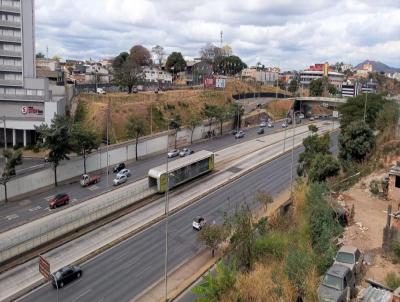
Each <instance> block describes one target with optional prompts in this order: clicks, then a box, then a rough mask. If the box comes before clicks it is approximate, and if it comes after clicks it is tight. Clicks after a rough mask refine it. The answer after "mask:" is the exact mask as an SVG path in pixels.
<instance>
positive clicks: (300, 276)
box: [284, 247, 313, 295]
mask: <svg viewBox="0 0 400 302" xmlns="http://www.w3.org/2000/svg"><path fill="white" fill-rule="evenodd" d="M312 263H313V261H312V258H311V256H310V253H309V252H308V251H306V250H301V249H299V248H298V247H293V248H290V249H289V254H288V256H287V257H286V262H285V269H284V271H285V273H286V275H287V276H288V278H289V281H290V283H291V284H292V285H293V287H294V288H295V289H296V291H297V293H299V294H300V295H303V294H304V292H305V291H306V282H305V281H306V278H307V275H308V272H309V271H310V269H311V267H312Z"/></svg>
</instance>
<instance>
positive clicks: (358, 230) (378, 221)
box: [339, 171, 400, 283]
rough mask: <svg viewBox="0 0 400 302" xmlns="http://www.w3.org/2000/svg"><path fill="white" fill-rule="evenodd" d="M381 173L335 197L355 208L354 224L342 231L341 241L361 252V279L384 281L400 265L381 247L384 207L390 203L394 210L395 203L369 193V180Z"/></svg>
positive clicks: (365, 179) (380, 173)
mask: <svg viewBox="0 0 400 302" xmlns="http://www.w3.org/2000/svg"><path fill="white" fill-rule="evenodd" d="M384 176H387V172H386V171H380V172H378V173H374V174H372V175H370V176H368V177H367V178H364V179H362V180H361V181H360V182H359V183H357V184H356V185H355V186H354V187H353V188H351V189H350V190H348V191H346V192H344V193H343V194H342V195H341V196H339V200H341V199H342V200H344V202H345V203H346V205H347V206H348V207H350V208H351V206H352V205H353V204H354V207H355V216H354V223H353V224H352V225H351V226H349V227H348V228H347V229H346V231H345V233H344V244H346V245H351V246H356V247H358V248H360V249H361V250H362V251H364V253H365V259H366V261H367V266H366V275H365V278H370V279H373V280H376V281H378V282H381V283H384V279H385V276H386V274H387V273H389V272H395V273H397V274H399V273H400V264H393V263H392V262H391V261H390V259H388V258H387V257H385V255H384V254H383V250H382V237H383V228H384V226H385V224H386V219H387V215H386V213H387V207H388V205H389V204H390V203H392V207H393V209H397V203H395V202H394V201H387V200H383V199H381V198H378V197H376V196H373V195H372V194H371V193H370V192H369V182H370V181H371V180H372V179H375V178H382V177H384Z"/></svg>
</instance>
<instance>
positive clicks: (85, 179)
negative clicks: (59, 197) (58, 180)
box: [80, 174, 101, 187]
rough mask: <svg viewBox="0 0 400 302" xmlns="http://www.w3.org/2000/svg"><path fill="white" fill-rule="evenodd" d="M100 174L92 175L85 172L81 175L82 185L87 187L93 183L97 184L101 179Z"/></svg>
mask: <svg viewBox="0 0 400 302" xmlns="http://www.w3.org/2000/svg"><path fill="white" fill-rule="evenodd" d="M100 178H101V177H100V175H95V176H90V175H88V174H83V175H82V176H81V181H80V183H81V186H82V187H87V186H90V185H93V184H97V183H98V182H99V181H100Z"/></svg>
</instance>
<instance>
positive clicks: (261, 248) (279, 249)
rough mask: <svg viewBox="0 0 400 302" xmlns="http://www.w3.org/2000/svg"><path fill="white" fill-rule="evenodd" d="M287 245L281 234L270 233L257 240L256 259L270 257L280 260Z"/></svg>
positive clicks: (285, 238)
mask: <svg viewBox="0 0 400 302" xmlns="http://www.w3.org/2000/svg"><path fill="white" fill-rule="evenodd" d="M287 245H288V240H287V237H286V236H285V235H284V234H281V233H271V234H268V235H266V236H263V237H261V238H259V239H257V241H256V244H255V250H256V255H257V257H258V258H262V257H272V258H273V259H278V260H282V259H283V257H284V256H285V253H286V248H287Z"/></svg>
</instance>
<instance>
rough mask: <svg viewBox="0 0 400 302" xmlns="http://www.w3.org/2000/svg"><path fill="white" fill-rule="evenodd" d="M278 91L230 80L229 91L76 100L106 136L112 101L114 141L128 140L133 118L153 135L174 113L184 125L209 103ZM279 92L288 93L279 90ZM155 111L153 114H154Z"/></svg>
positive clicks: (86, 96) (115, 95)
mask: <svg viewBox="0 0 400 302" xmlns="http://www.w3.org/2000/svg"><path fill="white" fill-rule="evenodd" d="M259 91H260V92H275V88H274V87H271V86H261V87H255V86H254V85H250V84H248V83H244V82H240V81H238V80H235V81H229V82H228V83H227V87H226V89H225V90H204V89H179V90H170V91H163V92H160V93H158V94H155V93H153V92H140V93H138V94H130V95H129V94H127V93H111V94H107V95H97V94H81V95H79V96H77V97H76V101H77V102H78V103H79V104H80V105H79V106H81V107H82V108H83V111H84V112H85V114H84V124H85V125H86V126H87V127H88V128H90V129H93V130H96V131H97V132H98V133H99V136H103V137H104V136H105V132H106V117H107V115H106V112H107V106H108V102H109V101H110V102H111V120H112V134H111V136H112V139H111V141H113V142H114V141H118V142H119V141H123V140H126V139H127V137H126V134H125V125H126V123H127V121H128V119H129V117H144V118H145V119H146V120H147V122H148V127H147V128H148V129H147V133H146V134H149V133H150V121H151V120H152V121H153V123H152V126H153V133H154V132H159V131H162V130H166V128H167V124H166V122H165V121H166V120H167V119H168V118H171V117H172V116H173V115H174V114H179V115H180V117H181V119H182V123H183V125H185V124H187V120H188V116H189V114H190V113H191V112H195V113H200V112H201V111H202V108H203V106H204V104H205V103H208V104H217V105H222V104H227V103H230V102H232V95H234V94H237V93H238V92H241V93H244V92H259ZM278 92H284V91H282V90H279V89H278ZM150 108H152V109H151V111H152V114H150V113H151V111H150Z"/></svg>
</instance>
